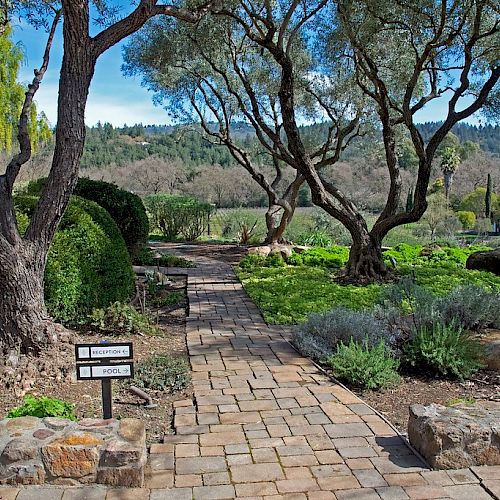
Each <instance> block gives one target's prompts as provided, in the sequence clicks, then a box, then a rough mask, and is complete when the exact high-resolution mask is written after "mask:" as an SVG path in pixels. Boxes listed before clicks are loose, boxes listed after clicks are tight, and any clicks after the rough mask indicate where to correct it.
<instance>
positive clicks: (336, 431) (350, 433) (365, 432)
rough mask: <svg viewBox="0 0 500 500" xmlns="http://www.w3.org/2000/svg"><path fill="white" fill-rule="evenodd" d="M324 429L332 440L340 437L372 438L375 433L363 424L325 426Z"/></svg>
mask: <svg viewBox="0 0 500 500" xmlns="http://www.w3.org/2000/svg"><path fill="white" fill-rule="evenodd" d="M324 429H325V431H326V433H327V434H328V435H329V436H330V437H332V438H339V437H342V438H344V437H364V436H372V435H373V432H372V431H371V430H370V428H369V427H368V426H367V425H366V424H364V423H362V424H357V423H356V424H330V425H325V426H324Z"/></svg>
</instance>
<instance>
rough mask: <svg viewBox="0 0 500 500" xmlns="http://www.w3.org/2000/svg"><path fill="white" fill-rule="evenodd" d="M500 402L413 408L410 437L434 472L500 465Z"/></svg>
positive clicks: (416, 406) (411, 408)
mask: <svg viewBox="0 0 500 500" xmlns="http://www.w3.org/2000/svg"><path fill="white" fill-rule="evenodd" d="M499 422H500V403H497V402H493V401H491V402H480V403H477V404H475V405H474V406H465V405H460V406H454V407H450V408H448V407H445V406H441V405H436V404H431V405H430V406H423V405H412V406H411V407H410V419H409V422H408V436H409V438H410V442H411V443H412V445H413V446H414V447H415V448H416V449H417V450H418V451H419V452H420V453H421V454H422V455H423V456H424V457H425V458H426V460H427V461H428V462H429V465H431V466H432V467H433V468H435V469H459V468H464V467H470V466H472V465H499V464H500V424H499Z"/></svg>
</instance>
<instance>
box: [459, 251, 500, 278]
mask: <svg viewBox="0 0 500 500" xmlns="http://www.w3.org/2000/svg"><path fill="white" fill-rule="evenodd" d="M465 267H466V268H467V269H476V270H478V271H489V272H490V273H494V274H496V275H497V276H500V248H497V249H495V250H489V251H487V252H475V253H471V254H470V255H469V258H468V259H467V262H466V264H465Z"/></svg>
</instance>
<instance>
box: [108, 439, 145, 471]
mask: <svg viewBox="0 0 500 500" xmlns="http://www.w3.org/2000/svg"><path fill="white" fill-rule="evenodd" d="M145 453H146V448H145V447H144V446H142V447H141V446H136V445H134V444H133V443H130V442H127V441H118V440H111V441H110V442H108V443H107V444H106V448H105V449H103V450H102V452H101V459H100V461H99V465H100V466H104V467H122V466H124V465H127V464H128V463H135V462H138V461H140V460H141V459H143V457H144V456H145Z"/></svg>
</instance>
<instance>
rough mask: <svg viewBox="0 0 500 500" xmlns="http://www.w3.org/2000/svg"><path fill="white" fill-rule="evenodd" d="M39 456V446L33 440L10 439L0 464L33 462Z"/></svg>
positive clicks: (0, 457)
mask: <svg viewBox="0 0 500 500" xmlns="http://www.w3.org/2000/svg"><path fill="white" fill-rule="evenodd" d="M39 455H40V445H39V443H38V442H37V441H35V440H34V439H20V438H16V439H12V440H11V441H9V442H8V443H7V445H6V446H5V448H4V450H3V452H2V455H1V456H0V461H1V463H2V464H6V463H12V462H19V461H21V460H35V459H36V458H38V457H39Z"/></svg>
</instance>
